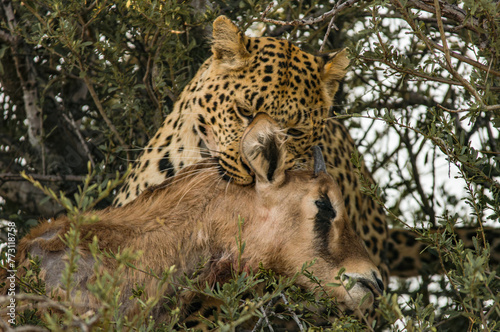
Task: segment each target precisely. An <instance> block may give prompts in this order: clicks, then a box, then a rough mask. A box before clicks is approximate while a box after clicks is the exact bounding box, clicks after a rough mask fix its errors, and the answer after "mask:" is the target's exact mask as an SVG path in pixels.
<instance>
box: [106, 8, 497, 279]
mask: <svg viewBox="0 0 500 332" xmlns="http://www.w3.org/2000/svg"><path fill="white" fill-rule="evenodd" d="M349 66H350V60H349V58H348V50H347V49H340V50H337V51H334V52H331V53H327V54H319V55H313V54H311V53H308V52H305V51H303V50H301V49H300V48H299V47H297V46H296V45H295V44H293V43H292V42H290V41H288V40H285V39H278V38H273V37H250V36H247V35H245V34H244V33H243V32H242V31H240V29H239V28H238V27H237V26H236V25H235V24H234V23H233V22H232V21H231V20H230V19H229V18H227V17H225V16H219V17H218V18H217V19H215V21H214V22H213V37H212V56H211V57H209V58H208V59H207V60H206V61H205V62H204V63H203V64H202V65H201V67H200V68H199V70H198V72H197V73H196V74H195V76H194V77H193V79H192V80H191V81H190V83H188V84H187V86H186V87H185V88H184V90H183V91H182V93H181V94H180V96H179V98H178V99H177V101H176V102H175V104H174V107H173V110H172V112H171V113H170V114H168V115H167V117H166V118H165V120H164V123H163V125H162V126H161V128H160V129H159V130H158V131H157V133H156V134H155V135H154V137H153V138H152V139H151V140H150V141H149V143H148V144H147V146H146V148H145V149H144V151H143V153H142V155H141V156H140V157H139V159H138V160H137V161H136V163H135V166H134V167H133V169H132V171H131V173H130V174H129V176H128V177H127V179H126V181H125V183H124V185H123V187H122V188H121V189H120V191H119V192H118V194H117V195H116V198H115V200H114V202H113V204H114V205H116V206H121V205H125V204H128V203H129V202H131V201H133V200H134V199H135V198H136V197H138V196H139V195H140V194H141V193H142V192H144V191H145V190H147V189H148V188H150V187H152V186H155V185H158V184H160V183H162V182H163V181H165V180H166V179H168V178H170V177H172V176H174V175H175V174H177V172H179V171H180V170H182V169H183V168H185V167H186V166H189V165H192V164H195V163H197V162H200V161H201V160H203V159H204V158H216V160H217V164H218V168H219V171H220V172H221V174H222V175H223V176H224V177H225V178H227V179H230V181H232V182H234V183H236V184H239V185H242V186H245V185H249V184H251V183H252V182H253V181H254V174H253V173H252V170H251V169H250V168H249V167H248V166H247V165H246V163H245V162H244V160H242V158H241V156H240V151H239V148H238V146H239V144H240V140H241V136H242V134H243V132H244V131H245V128H246V127H247V126H248V125H249V123H251V121H252V120H253V118H254V117H255V116H256V115H257V114H259V113H266V114H268V115H269V116H270V117H271V118H272V119H273V120H274V121H276V123H278V124H279V126H280V128H281V130H282V131H283V132H284V133H285V134H286V137H287V139H286V142H285V145H286V150H287V157H286V167H287V168H308V167H311V163H312V161H311V160H312V152H311V148H312V147H313V146H319V147H320V148H321V149H322V151H323V155H324V158H325V162H326V165H327V170H328V173H329V174H330V175H331V176H332V177H333V178H334V179H335V180H336V181H337V182H338V184H339V187H340V191H341V192H342V194H343V198H344V203H345V206H346V209H347V213H348V218H349V220H351V223H352V226H353V228H354V229H355V231H356V232H357V233H358V234H359V236H360V237H361V239H362V240H363V242H364V244H365V247H366V249H367V250H368V252H369V255H370V258H371V260H372V261H373V263H374V264H375V266H377V267H378V268H379V270H380V272H381V274H382V279H383V282H384V284H388V280H389V276H397V277H405V278H406V277H411V276H417V275H420V273H421V271H422V268H423V267H424V266H426V265H428V264H431V263H433V262H435V261H436V256H435V255H434V254H433V253H432V252H431V251H429V250H427V251H424V249H426V247H427V244H424V243H421V242H419V241H417V239H416V237H417V236H416V235H415V233H414V232H411V231H407V230H405V229H402V228H390V227H388V218H387V215H386V213H385V210H384V208H383V207H382V206H381V205H379V204H378V203H377V202H375V200H374V199H373V198H372V197H371V196H370V195H367V194H366V193H364V192H363V190H362V188H363V187H364V186H370V185H374V184H375V182H374V180H373V177H372V175H371V173H370V171H369V169H368V168H367V166H366V165H365V164H364V163H363V162H361V163H360V164H359V165H357V166H355V165H354V163H353V162H352V160H351V157H352V156H353V155H354V154H355V153H356V151H357V149H356V145H355V142H354V140H353V138H352V137H351V135H350V133H349V131H348V129H347V127H346V125H345V123H344V122H342V120H341V119H339V118H338V117H335V114H334V111H333V108H332V107H333V106H334V100H335V99H334V97H335V95H336V93H337V91H338V90H339V86H340V84H341V82H342V80H343V78H344V76H345V75H346V73H347V71H348V69H349ZM361 179H364V180H363V181H364V183H362V180H361ZM475 234H476V233H475V231H474V230H466V234H465V235H464V236H463V237H464V238H466V239H469V240H468V241H469V242H471V241H470V239H471V238H472V236H474V235H475ZM492 240H493V241H494V243H492V244H491V245H492V248H496V249H495V250H496V252H500V239H499V238H497V237H494V238H492ZM497 260H498V259H497Z"/></svg>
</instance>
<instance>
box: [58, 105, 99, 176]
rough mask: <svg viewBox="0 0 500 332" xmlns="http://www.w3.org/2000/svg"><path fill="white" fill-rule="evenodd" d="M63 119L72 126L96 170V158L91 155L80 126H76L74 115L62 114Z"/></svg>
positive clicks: (69, 113)
mask: <svg viewBox="0 0 500 332" xmlns="http://www.w3.org/2000/svg"><path fill="white" fill-rule="evenodd" d="M62 117H63V118H64V120H66V122H67V123H68V124H69V125H70V127H71V128H73V130H74V133H75V134H76V136H77V137H78V139H79V140H80V143H81V145H82V148H83V150H84V151H85V153H86V154H87V158H88V159H89V161H90V164H91V165H92V168H94V167H95V162H94V158H93V157H92V154H91V153H90V150H89V147H88V146H87V142H85V139H84V138H83V136H82V133H81V132H80V129H78V126H77V125H76V123H75V120H74V119H73V115H71V112H68V114H66V113H62Z"/></svg>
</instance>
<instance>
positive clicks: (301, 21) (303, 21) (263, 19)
mask: <svg viewBox="0 0 500 332" xmlns="http://www.w3.org/2000/svg"><path fill="white" fill-rule="evenodd" d="M359 1H361V0H348V1H346V2H344V3H343V4H341V5H339V6H335V7H334V8H333V9H332V10H330V11H327V12H326V13H324V14H322V15H320V16H318V17H316V18H313V17H312V18H308V19H299V20H293V21H281V20H274V19H270V18H267V17H266V16H267V13H268V12H269V11H270V10H271V8H272V7H273V6H274V3H273V2H271V3H270V4H269V6H267V7H266V9H265V10H264V11H263V12H262V13H261V15H260V19H259V20H260V21H261V22H265V23H272V24H277V25H291V26H303V25H311V24H316V23H319V22H323V21H324V20H326V19H327V18H329V17H330V16H335V15H337V14H338V13H340V12H341V11H343V10H345V9H347V8H349V7H351V6H352V5H354V4H355V3H356V2H359Z"/></svg>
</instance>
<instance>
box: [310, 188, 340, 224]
mask: <svg viewBox="0 0 500 332" xmlns="http://www.w3.org/2000/svg"><path fill="white" fill-rule="evenodd" d="M314 203H315V204H316V206H317V207H318V214H317V216H316V218H317V220H318V221H322V222H330V221H331V220H333V219H335V217H336V216H337V213H336V212H335V210H334V209H333V206H332V203H331V202H330V199H329V198H328V195H326V194H323V195H321V198H320V199H318V200H317V201H315V202H314Z"/></svg>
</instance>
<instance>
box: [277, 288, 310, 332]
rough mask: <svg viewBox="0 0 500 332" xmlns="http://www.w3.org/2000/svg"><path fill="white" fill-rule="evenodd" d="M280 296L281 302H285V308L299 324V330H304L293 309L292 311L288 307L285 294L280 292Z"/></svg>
mask: <svg viewBox="0 0 500 332" xmlns="http://www.w3.org/2000/svg"><path fill="white" fill-rule="evenodd" d="M280 296H281V299H282V300H283V303H285V306H286V308H287V310H288V311H289V312H290V313H291V314H292V318H293V320H294V321H295V323H297V325H298V326H299V330H300V331H301V332H303V331H305V330H304V327H303V326H302V323H301V322H300V320H299V317H297V314H296V313H295V311H293V310H292V309H290V307H288V300H287V299H286V296H285V294H283V293H280Z"/></svg>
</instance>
